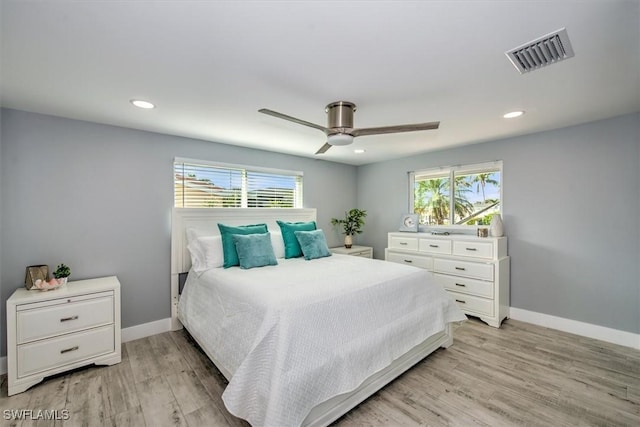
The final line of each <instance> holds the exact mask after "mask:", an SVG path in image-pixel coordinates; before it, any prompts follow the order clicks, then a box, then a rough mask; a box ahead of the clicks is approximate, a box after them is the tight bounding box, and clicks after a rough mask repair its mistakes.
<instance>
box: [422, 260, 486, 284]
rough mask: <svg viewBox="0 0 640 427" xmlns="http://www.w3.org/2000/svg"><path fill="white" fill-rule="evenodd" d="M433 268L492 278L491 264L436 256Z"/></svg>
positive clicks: (444, 271)
mask: <svg viewBox="0 0 640 427" xmlns="http://www.w3.org/2000/svg"><path fill="white" fill-rule="evenodd" d="M433 270H434V271H435V272H438V273H445V274H454V275H456V276H464V277H472V278H475V279H482V280H493V264H484V263H479V262H468V261H458V260H455V259H440V258H436V259H435V260H434V261H433Z"/></svg>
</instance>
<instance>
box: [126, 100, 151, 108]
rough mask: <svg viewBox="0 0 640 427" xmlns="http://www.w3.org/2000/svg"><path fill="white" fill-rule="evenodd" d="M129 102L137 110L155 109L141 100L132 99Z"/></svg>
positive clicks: (147, 102)
mask: <svg viewBox="0 0 640 427" xmlns="http://www.w3.org/2000/svg"><path fill="white" fill-rule="evenodd" d="M130 102H131V103H132V104H133V105H135V106H136V107H138V108H146V109H150V108H156V106H155V105H153V104H152V103H150V102H149V101H143V100H141V99H132V100H131V101H130Z"/></svg>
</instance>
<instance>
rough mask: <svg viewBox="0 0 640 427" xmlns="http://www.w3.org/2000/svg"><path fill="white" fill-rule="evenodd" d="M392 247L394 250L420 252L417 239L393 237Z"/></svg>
mask: <svg viewBox="0 0 640 427" xmlns="http://www.w3.org/2000/svg"><path fill="white" fill-rule="evenodd" d="M390 247H391V248H394V249H405V250H408V251H417V250H418V238H417V237H404V236H403V237H400V236H393V237H391V241H390Z"/></svg>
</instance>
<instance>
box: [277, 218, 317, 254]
mask: <svg viewBox="0 0 640 427" xmlns="http://www.w3.org/2000/svg"><path fill="white" fill-rule="evenodd" d="M276 222H277V223H278V225H279V226H280V231H281V232H282V240H284V257H285V258H286V259H289V258H298V257H301V256H302V249H301V248H300V243H298V239H297V238H296V235H295V234H294V233H295V232H296V231H313V230H315V229H316V222H315V221H310V222H284V221H276Z"/></svg>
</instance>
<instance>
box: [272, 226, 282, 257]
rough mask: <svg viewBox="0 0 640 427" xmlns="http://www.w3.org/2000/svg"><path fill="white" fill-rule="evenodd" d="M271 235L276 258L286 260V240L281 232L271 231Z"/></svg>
mask: <svg viewBox="0 0 640 427" xmlns="http://www.w3.org/2000/svg"><path fill="white" fill-rule="evenodd" d="M269 233H271V246H272V247H273V253H274V254H276V258H284V239H283V238H282V233H280V232H279V231H269Z"/></svg>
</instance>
